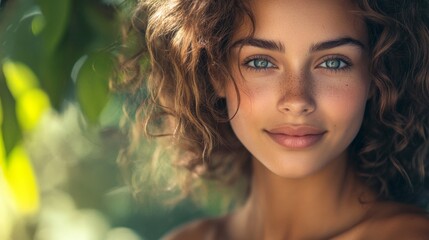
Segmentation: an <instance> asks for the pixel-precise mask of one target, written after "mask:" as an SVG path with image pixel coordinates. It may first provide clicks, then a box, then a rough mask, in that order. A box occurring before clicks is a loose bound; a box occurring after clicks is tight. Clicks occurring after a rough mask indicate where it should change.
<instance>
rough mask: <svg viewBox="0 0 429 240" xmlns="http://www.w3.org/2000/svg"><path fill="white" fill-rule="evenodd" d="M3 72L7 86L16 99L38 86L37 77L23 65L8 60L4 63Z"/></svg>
mask: <svg viewBox="0 0 429 240" xmlns="http://www.w3.org/2000/svg"><path fill="white" fill-rule="evenodd" d="M3 72H4V75H5V78H6V84H7V86H8V88H9V90H10V92H11V93H12V95H13V96H14V97H15V99H17V98H19V97H20V95H21V94H23V93H24V92H26V91H27V90H29V89H32V88H35V87H37V86H38V80H37V77H36V75H35V74H34V72H33V71H32V70H31V69H30V68H29V67H28V66H27V65H25V64H23V63H19V62H13V61H11V60H6V61H5V62H4V63H3Z"/></svg>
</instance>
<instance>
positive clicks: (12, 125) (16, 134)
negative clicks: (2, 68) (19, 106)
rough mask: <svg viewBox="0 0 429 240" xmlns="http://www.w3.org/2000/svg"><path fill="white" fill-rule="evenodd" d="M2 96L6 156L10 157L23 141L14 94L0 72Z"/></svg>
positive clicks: (0, 93) (0, 94) (0, 91)
mask: <svg viewBox="0 0 429 240" xmlns="http://www.w3.org/2000/svg"><path fill="white" fill-rule="evenodd" d="M0 96H1V106H2V112H3V121H2V126H1V129H2V132H3V134H2V137H3V144H4V151H5V154H6V156H8V155H9V153H10V152H11V151H12V149H13V148H14V147H15V145H16V144H17V143H18V142H20V141H21V139H22V132H21V128H20V127H19V125H18V120H17V117H16V112H15V106H16V103H15V100H14V98H13V96H12V94H11V93H10V92H9V88H8V87H7V86H6V81H5V79H4V75H3V72H0Z"/></svg>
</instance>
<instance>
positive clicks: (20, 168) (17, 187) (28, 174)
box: [6, 145, 39, 214]
mask: <svg viewBox="0 0 429 240" xmlns="http://www.w3.org/2000/svg"><path fill="white" fill-rule="evenodd" d="M6 179H7V181H8V183H9V186H10V188H11V191H12V195H13V197H14V199H15V201H14V202H15V203H16V205H17V208H18V210H19V212H21V213H22V214H32V213H35V212H36V211H37V210H38V208H39V194H38V187H37V182H36V177H35V175H34V172H33V168H32V166H31V163H30V159H29V157H28V155H27V153H26V151H25V149H24V147H23V146H22V145H18V146H16V147H15V148H14V149H13V150H12V152H11V153H10V155H9V166H8V167H7V171H6Z"/></svg>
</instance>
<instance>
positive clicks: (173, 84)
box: [124, 0, 429, 205]
mask: <svg viewBox="0 0 429 240" xmlns="http://www.w3.org/2000/svg"><path fill="white" fill-rule="evenodd" d="M353 1H355V2H356V4H357V5H358V6H359V8H360V9H361V10H360V11H358V12H357V14H360V15H361V16H362V17H363V19H364V20H365V22H366V25H367V29H368V34H369V49H368V50H369V59H370V62H369V71H370V76H371V80H372V87H373V89H372V90H373V91H372V92H373V94H372V96H371V98H370V99H369V100H368V103H367V108H366V112H365V117H364V122H363V125H362V128H361V130H360V132H359V134H358V136H357V137H356V139H355V140H354V142H353V143H352V145H351V147H350V154H351V157H352V159H353V161H354V165H355V168H356V172H357V173H358V175H359V176H360V177H361V178H362V180H363V181H365V182H366V184H368V185H369V186H370V187H371V188H373V189H374V190H375V191H376V192H377V193H378V194H379V197H380V198H382V199H387V200H394V201H398V202H404V203H411V204H416V205H423V204H427V201H428V198H427V197H428V196H427V189H426V187H427V185H428V183H429V180H428V174H427V171H428V170H429V169H428V168H429V166H428V165H429V161H428V157H429V79H428V78H429V76H428V71H429V31H428V28H427V26H428V19H427V17H426V14H427V13H429V11H428V4H427V3H426V2H425V1H423V0H353ZM247 4H248V3H247V1H244V0H231V1H212V0H200V1H181V0H170V1H159V0H148V1H142V2H140V4H139V5H138V7H137V9H136V15H135V17H134V22H133V25H134V28H135V29H136V31H137V33H139V34H140V35H141V36H142V37H144V38H145V41H146V43H147V49H144V51H142V52H140V53H139V54H138V55H136V56H135V58H133V59H131V60H130V61H129V62H128V63H129V64H130V65H131V66H133V67H134V69H139V67H140V65H141V62H140V59H141V58H142V57H144V56H145V54H147V55H148V56H149V59H150V62H151V65H150V69H149V71H148V74H147V76H146V75H145V74H144V73H141V72H139V70H134V71H128V70H127V71H128V72H131V73H136V72H137V74H128V79H126V81H125V82H124V84H125V85H132V86H134V87H133V89H142V88H143V89H146V90H147V93H148V97H147V98H146V99H145V101H143V103H141V104H139V107H138V109H139V110H140V111H139V113H138V114H137V124H136V127H137V128H138V129H145V132H146V134H147V135H149V136H167V137H169V139H173V141H171V142H169V144H170V145H173V146H174V147H175V148H177V149H180V152H179V153H178V154H177V155H176V156H175V157H174V161H173V162H174V164H176V165H178V166H181V167H184V168H186V169H188V170H189V173H190V176H198V177H203V178H213V179H219V180H226V181H227V182H231V181H233V180H234V179H237V177H241V176H249V175H250V171H251V169H250V164H249V161H248V159H249V156H250V154H249V153H248V152H247V150H246V149H244V147H243V146H242V145H241V143H240V142H239V141H238V139H237V138H236V137H235V135H234V133H233V132H232V129H231V128H230V126H229V123H228V117H227V113H226V104H225V100H224V99H222V98H220V97H219V96H218V95H217V94H216V90H217V89H219V88H221V87H222V86H223V84H224V81H225V80H227V79H232V77H231V74H230V71H229V66H228V63H229V61H228V60H229V54H230V53H229V51H230V47H231V44H232V43H231V38H232V36H233V33H234V31H235V30H236V29H237V27H239V26H240V24H242V21H244V19H245V18H248V19H250V20H251V21H252V22H253V17H252V13H251V11H250V8H249V7H248V5H247ZM249 34H250V35H251V33H249ZM146 50H147V52H146ZM142 122H144V124H141V123H142ZM171 143H173V144H171Z"/></svg>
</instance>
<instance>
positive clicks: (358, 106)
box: [320, 81, 369, 132]
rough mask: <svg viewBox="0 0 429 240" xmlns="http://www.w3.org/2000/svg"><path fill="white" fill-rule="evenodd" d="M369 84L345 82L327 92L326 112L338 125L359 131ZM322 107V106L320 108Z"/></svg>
mask: <svg viewBox="0 0 429 240" xmlns="http://www.w3.org/2000/svg"><path fill="white" fill-rule="evenodd" d="M368 93H369V84H367V83H366V82H364V81H351V82H345V83H342V84H340V85H338V86H332V88H331V89H329V91H326V92H325V97H324V99H326V101H324V104H323V108H324V112H327V113H329V115H330V119H332V120H333V121H334V122H335V124H336V125H342V126H344V127H349V129H350V130H351V132H355V131H358V130H359V128H360V125H361V123H362V119H363V115H364V112H365V105H366V101H367V99H368ZM320 107H322V106H320Z"/></svg>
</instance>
